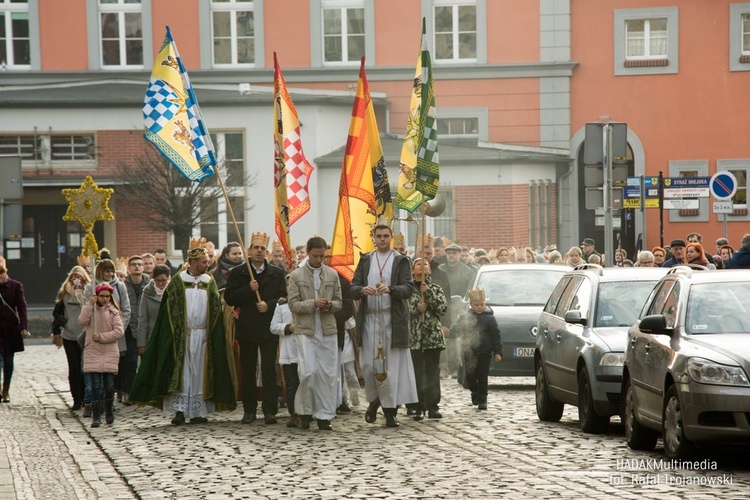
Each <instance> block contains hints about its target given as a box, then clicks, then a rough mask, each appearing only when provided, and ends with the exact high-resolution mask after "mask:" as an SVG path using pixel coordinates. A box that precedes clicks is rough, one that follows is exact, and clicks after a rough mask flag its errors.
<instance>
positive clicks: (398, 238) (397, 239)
mask: <svg viewBox="0 0 750 500" xmlns="http://www.w3.org/2000/svg"><path fill="white" fill-rule="evenodd" d="M405 245H406V243H404V235H403V234H401V233H393V246H394V247H399V246H405Z"/></svg>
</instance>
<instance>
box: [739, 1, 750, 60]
mask: <svg viewBox="0 0 750 500" xmlns="http://www.w3.org/2000/svg"><path fill="white" fill-rule="evenodd" d="M745 18H747V19H748V21H750V12H743V13H742V14H741V15H740V53H741V54H742V55H743V56H746V55H750V43H748V46H747V47H745V35H748V36H750V28H748V31H747V33H746V32H745V31H744V29H745V23H744V20H745Z"/></svg>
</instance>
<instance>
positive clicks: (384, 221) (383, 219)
mask: <svg viewBox="0 0 750 500" xmlns="http://www.w3.org/2000/svg"><path fill="white" fill-rule="evenodd" d="M376 224H377V225H378V226H388V227H389V228H391V229H393V228H392V226H393V216H391V215H385V214H382V215H378V220H377V221H376Z"/></svg>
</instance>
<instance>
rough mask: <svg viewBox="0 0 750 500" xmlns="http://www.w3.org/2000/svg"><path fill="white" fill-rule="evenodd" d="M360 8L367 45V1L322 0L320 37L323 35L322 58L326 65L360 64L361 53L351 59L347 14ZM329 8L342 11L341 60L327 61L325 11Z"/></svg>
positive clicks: (364, 39)
mask: <svg viewBox="0 0 750 500" xmlns="http://www.w3.org/2000/svg"><path fill="white" fill-rule="evenodd" d="M354 9H359V10H361V11H362V20H363V23H364V30H365V31H364V32H363V33H362V40H363V42H364V44H365V46H366V45H367V9H366V8H365V2H364V1H363V0H322V2H321V10H320V37H321V41H320V43H321V49H322V52H321V58H322V61H323V65H324V66H353V65H357V64H359V62H360V60H361V59H362V56H363V55H365V54H364V53H363V54H360V55H359V56H357V58H356V59H352V60H349V32H348V25H347V19H348V17H347V14H348V11H349V10H354ZM327 10H339V11H340V12H341V33H340V34H339V36H340V37H341V60H340V61H326V50H325V46H326V44H325V39H326V36H327V35H326V32H325V11H327Z"/></svg>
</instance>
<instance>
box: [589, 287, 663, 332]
mask: <svg viewBox="0 0 750 500" xmlns="http://www.w3.org/2000/svg"><path fill="white" fill-rule="evenodd" d="M654 285H656V280H654V281H615V282H609V283H600V284H599V297H598V298H597V300H598V302H597V305H596V321H595V322H594V323H595V324H594V326H598V327H607V326H630V325H632V324H633V323H635V322H636V320H637V319H638V314H639V313H640V312H641V309H642V308H643V303H644V302H646V299H647V298H648V295H649V293H651V290H652V289H653V288H654Z"/></svg>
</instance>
